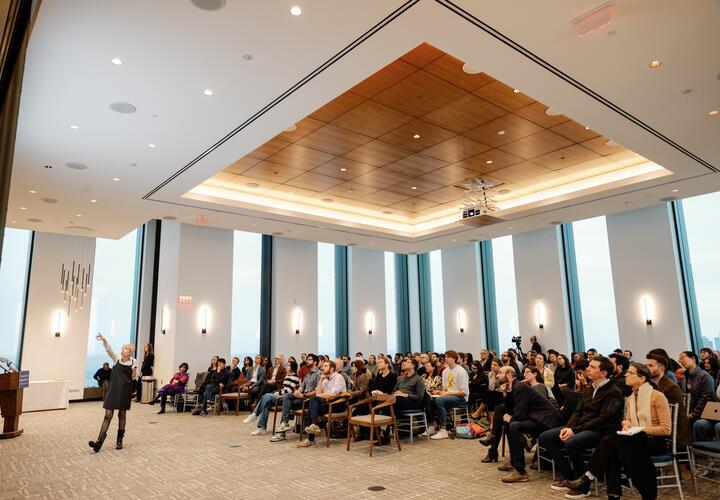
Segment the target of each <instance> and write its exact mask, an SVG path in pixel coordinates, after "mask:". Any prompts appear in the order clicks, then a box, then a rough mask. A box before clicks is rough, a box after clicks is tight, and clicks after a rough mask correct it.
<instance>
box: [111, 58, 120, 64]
mask: <svg viewBox="0 0 720 500" xmlns="http://www.w3.org/2000/svg"><path fill="white" fill-rule="evenodd" d="M110 62H111V63H113V64H114V65H115V66H120V65H121V64H122V59H120V58H119V57H113V58H112V59H110Z"/></svg>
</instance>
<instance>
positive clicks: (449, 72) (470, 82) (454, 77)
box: [423, 54, 495, 92]
mask: <svg viewBox="0 0 720 500" xmlns="http://www.w3.org/2000/svg"><path fill="white" fill-rule="evenodd" d="M462 68H463V62H462V61H460V60H459V59H455V58H454V57H453V56H450V55H448V54H445V55H444V56H442V57H440V58H438V59H435V60H434V61H433V62H431V63H430V64H428V65H427V66H425V67H424V68H423V69H424V70H425V71H427V72H428V73H430V74H432V75H435V76H437V77H438V78H442V79H443V80H445V81H446V82H450V83H452V84H453V85H456V86H457V87H460V88H461V89H463V90H464V91H466V92H472V91H473V90H477V89H479V88H480V87H482V86H484V85H487V84H488V83H491V82H494V81H495V79H494V78H492V77H491V76H488V75H486V74H485V73H476V74H469V73H465V72H464V71H463V69H462Z"/></svg>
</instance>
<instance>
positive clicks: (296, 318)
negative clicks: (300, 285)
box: [292, 307, 302, 335]
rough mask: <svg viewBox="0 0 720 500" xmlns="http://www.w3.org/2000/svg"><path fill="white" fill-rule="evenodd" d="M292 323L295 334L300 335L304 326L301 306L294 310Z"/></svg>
mask: <svg viewBox="0 0 720 500" xmlns="http://www.w3.org/2000/svg"><path fill="white" fill-rule="evenodd" d="M292 323H293V329H294V330H295V335H300V328H301V327H302V311H301V310H300V308H299V307H296V308H295V310H294V311H293V316H292Z"/></svg>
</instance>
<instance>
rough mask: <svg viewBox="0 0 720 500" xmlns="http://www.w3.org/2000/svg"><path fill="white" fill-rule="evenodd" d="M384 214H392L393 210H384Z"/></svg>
mask: <svg viewBox="0 0 720 500" xmlns="http://www.w3.org/2000/svg"><path fill="white" fill-rule="evenodd" d="M383 214H385V215H392V212H391V211H390V210H383Z"/></svg>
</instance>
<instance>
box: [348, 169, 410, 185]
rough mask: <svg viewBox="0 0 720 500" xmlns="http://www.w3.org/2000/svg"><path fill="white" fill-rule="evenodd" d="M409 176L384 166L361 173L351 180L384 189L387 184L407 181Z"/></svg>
mask: <svg viewBox="0 0 720 500" xmlns="http://www.w3.org/2000/svg"><path fill="white" fill-rule="evenodd" d="M410 179H411V178H410V177H408V176H407V175H402V174H398V173H395V172H390V171H389V170H385V169H384V168H379V169H377V170H373V171H372V172H369V173H367V174H364V175H361V176H360V177H356V178H355V179H353V182H357V183H359V184H364V185H366V186H372V187H375V188H378V189H385V188H387V187H389V186H393V185H395V184H399V183H401V182H408V181H409V180H410Z"/></svg>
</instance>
